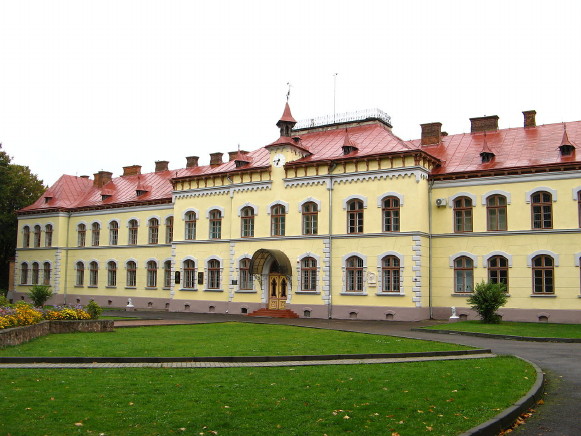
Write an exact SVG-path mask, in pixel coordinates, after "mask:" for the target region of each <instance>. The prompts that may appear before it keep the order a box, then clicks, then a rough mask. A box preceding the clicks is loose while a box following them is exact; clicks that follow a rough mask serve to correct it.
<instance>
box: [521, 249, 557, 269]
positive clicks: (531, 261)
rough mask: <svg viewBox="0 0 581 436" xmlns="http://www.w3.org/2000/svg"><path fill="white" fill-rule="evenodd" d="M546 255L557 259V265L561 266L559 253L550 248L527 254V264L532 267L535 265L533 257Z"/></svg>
mask: <svg viewBox="0 0 581 436" xmlns="http://www.w3.org/2000/svg"><path fill="white" fill-rule="evenodd" d="M543 254H544V255H546V256H550V257H552V258H553V260H554V261H555V266H559V255H558V254H557V253H554V252H552V251H550V250H537V251H534V252H533V253H531V254H529V255H528V256H527V266H528V267H529V268H530V267H532V266H533V258H535V257H537V256H539V255H543Z"/></svg>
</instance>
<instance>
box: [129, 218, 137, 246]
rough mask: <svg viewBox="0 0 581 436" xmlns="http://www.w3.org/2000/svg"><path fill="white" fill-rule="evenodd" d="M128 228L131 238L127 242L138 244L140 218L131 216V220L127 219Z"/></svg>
mask: <svg viewBox="0 0 581 436" xmlns="http://www.w3.org/2000/svg"><path fill="white" fill-rule="evenodd" d="M127 228H128V229H129V238H128V241H127V243H128V244H129V245H137V241H138V239H137V237H138V231H139V220H138V219H137V218H131V219H130V220H128V221H127Z"/></svg>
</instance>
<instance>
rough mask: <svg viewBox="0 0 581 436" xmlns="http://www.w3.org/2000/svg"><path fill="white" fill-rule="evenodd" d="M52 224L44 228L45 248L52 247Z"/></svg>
mask: <svg viewBox="0 0 581 436" xmlns="http://www.w3.org/2000/svg"><path fill="white" fill-rule="evenodd" d="M52 231H53V230H52V224H47V225H46V226H44V246H45V247H52Z"/></svg>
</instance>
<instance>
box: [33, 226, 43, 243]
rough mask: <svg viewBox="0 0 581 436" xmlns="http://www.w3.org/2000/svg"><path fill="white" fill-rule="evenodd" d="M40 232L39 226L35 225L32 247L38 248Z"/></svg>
mask: <svg viewBox="0 0 581 436" xmlns="http://www.w3.org/2000/svg"><path fill="white" fill-rule="evenodd" d="M41 233H42V230H41V228H40V226H39V225H38V224H37V225H35V226H34V247H35V248H36V247H40V235H41Z"/></svg>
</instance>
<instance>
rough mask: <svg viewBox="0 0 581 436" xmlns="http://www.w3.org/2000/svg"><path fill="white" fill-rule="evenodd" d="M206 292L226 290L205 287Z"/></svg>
mask: <svg viewBox="0 0 581 436" xmlns="http://www.w3.org/2000/svg"><path fill="white" fill-rule="evenodd" d="M204 292H224V289H204Z"/></svg>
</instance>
